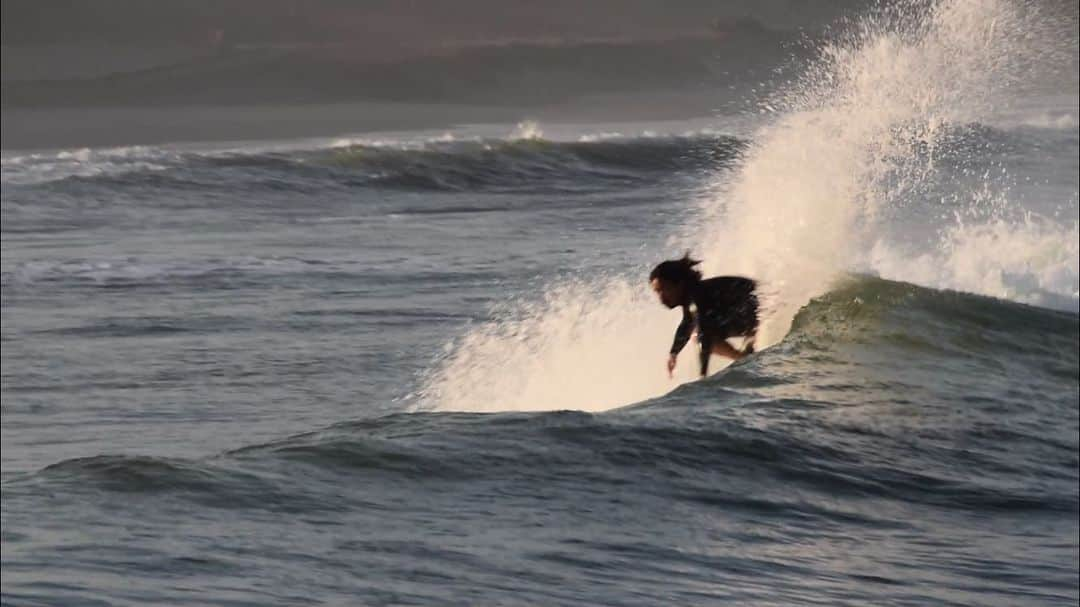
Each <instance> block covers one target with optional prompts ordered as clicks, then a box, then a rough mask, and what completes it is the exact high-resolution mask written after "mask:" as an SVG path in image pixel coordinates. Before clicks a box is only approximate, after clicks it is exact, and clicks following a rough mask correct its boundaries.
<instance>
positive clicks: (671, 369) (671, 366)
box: [667, 354, 678, 377]
mask: <svg viewBox="0 0 1080 607" xmlns="http://www.w3.org/2000/svg"><path fill="white" fill-rule="evenodd" d="M676 360H678V356H677V355H675V354H669V355H668V357H667V375H668V377H671V376H672V374H673V373H675V361H676Z"/></svg>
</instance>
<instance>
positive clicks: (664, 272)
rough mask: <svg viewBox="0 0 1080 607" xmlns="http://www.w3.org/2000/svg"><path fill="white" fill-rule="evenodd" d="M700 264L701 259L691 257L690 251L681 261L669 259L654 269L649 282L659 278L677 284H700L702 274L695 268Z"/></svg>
mask: <svg viewBox="0 0 1080 607" xmlns="http://www.w3.org/2000/svg"><path fill="white" fill-rule="evenodd" d="M700 263H701V260H700V259H694V258H692V257H690V251H687V252H686V254H685V255H683V256H682V258H681V259H669V260H668V261H664V262H661V263H660V264H659V265H657V266H656V267H655V268H653V271H652V272H650V273H649V282H652V281H653V280H655V279H657V278H659V279H660V280H662V281H664V282H670V283H676V284H685V283H695V282H698V281H699V280H701V272H699V271H698V270H697V269H696V267H695V266H697V265H698V264H700Z"/></svg>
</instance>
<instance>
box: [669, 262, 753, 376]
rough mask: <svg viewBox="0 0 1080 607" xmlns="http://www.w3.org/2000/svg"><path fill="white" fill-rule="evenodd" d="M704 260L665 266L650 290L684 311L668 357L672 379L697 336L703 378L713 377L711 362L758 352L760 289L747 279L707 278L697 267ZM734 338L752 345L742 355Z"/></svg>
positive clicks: (671, 306)
mask: <svg viewBox="0 0 1080 607" xmlns="http://www.w3.org/2000/svg"><path fill="white" fill-rule="evenodd" d="M700 263H701V260H698V259H691V258H690V254H689V253H687V254H686V255H683V257H682V259H672V260H669V261H665V262H663V263H661V264H659V265H658V266H656V267H655V268H653V271H652V273H650V274H649V284H650V285H651V286H652V288H653V291H656V294H657V295H658V296H659V297H660V303H662V304H664V305H665V306H667V307H668V308H671V309H675V308H677V307H681V308H682V309H683V317H682V322H681V323H679V327H678V328H677V329H675V341H674V342H673V343H672V344H671V353H670V355H669V356H668V361H667V369H668V375H671V374H672V372H673V371H674V370H675V361H676V359H677V358H678V356H679V352H681V351H682V349H683V346H685V345H686V342H688V341H689V340H690V335H691V333H693V332H694V330H695V329H696V330H697V338H698V343H699V344H700V345H701V354H700V361H701V376H702V377H705V375H706V374H707V373H708V371H709V356H710V355H712V354H718V355H720V356H724V357H727V358H730V359H732V360H737V359H739V358H742V357H743V356H746V355H747V354H750V353H752V352H753V351H754V337H755V336H756V334H757V328H758V298H757V294H756V293H755V289H756V288H757V283H755V282H754V281H753V280H751V279H749V278H744V277H742V276H717V277H714V278H702V277H701V272H699V271H698V270H697V269H696V267H695V266H697V265H698V264H700ZM731 337H743V338H745V339H746V341H745V342H744V344H745V345H744V346H743V349H742V350H737V349H735V348H734V347H733V346H732V345H731V344H729V343H728V342H727V340H728V338H731Z"/></svg>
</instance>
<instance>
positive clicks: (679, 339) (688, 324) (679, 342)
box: [667, 307, 694, 376]
mask: <svg viewBox="0 0 1080 607" xmlns="http://www.w3.org/2000/svg"><path fill="white" fill-rule="evenodd" d="M693 331H694V315H693V314H691V313H690V310H689V309H687V308H685V307H684V308H683V317H682V322H680V323H679V326H678V327H677V328H676V329H675V340H674V341H673V342H671V350H670V351H669V352H668V361H667V372H668V375H669V376H670V375H671V374H672V373H674V372H675V361H676V359H677V358H678V356H679V352H682V349H683V347H685V346H686V342H688V341H690V334H691V333H693Z"/></svg>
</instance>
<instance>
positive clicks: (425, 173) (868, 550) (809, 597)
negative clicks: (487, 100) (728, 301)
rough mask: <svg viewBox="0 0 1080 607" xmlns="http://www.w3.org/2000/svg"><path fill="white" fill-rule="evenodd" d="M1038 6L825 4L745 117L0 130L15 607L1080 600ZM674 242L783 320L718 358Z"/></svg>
mask: <svg viewBox="0 0 1080 607" xmlns="http://www.w3.org/2000/svg"><path fill="white" fill-rule="evenodd" d="M1038 8H1039V6H1038V5H1030V4H1021V3H1014V2H1005V1H998V0H989V1H974V0H972V1H967V0H954V1H945V2H939V3H934V4H927V3H919V4H917V5H915V4H902V5H898V7H897V8H895V9H892V10H887V11H883V12H878V13H875V14H872V15H871V16H869V17H867V18H865V19H856V20H852V21H851V22H850V23H845V24H839V25H838V26H837V28H836V30H835V32H834V36H833V37H832V38H831V39H830V40H828V41H826V42H825V43H823V44H822V45H821V46H820V48H818V49H817V57H818V59H817V60H816V62H815V63H813V64H811V65H809V66H806V68H805V69H804V70H803V71H802V72H800V73H801V75H800V76H799V77H797V78H795V79H793V80H792V81H791V82H788V83H784V84H783V85H782V86H780V87H779V88H778V89H777V92H776V93H774V94H772V95H771V96H770V98H769V99H767V100H766V101H765V102H763V103H762V104H761V112H760V113H758V114H755V115H740V116H724V115H719V116H713V117H708V118H702V119H695V120H686V121H677V122H657V123H647V124H646V123H635V124H537V123H535V122H528V121H525V122H522V123H521V124H518V125H513V124H486V125H484V124H480V125H461V126H458V127H454V128H450V129H440V130H437V131H406V132H394V133H375V134H366V135H353V136H345V135H343V136H342V137H340V138H336V139H323V140H316V139H312V140H294V141H276V142H235V143H220V144H198V143H184V144H181V143H175V144H166V145H157V146H144V147H128V148H114V149H69V150H31V151H23V150H5V151H4V154H3V173H2V182H3V194H2V206H0V219H2V236H3V240H2V252H3V255H2V262H0V271H2V273H0V284H2V295H0V299H2V313H3V323H2V331H0V340H2V341H0V345H2V354H3V355H2V383H0V387H2V414H3V424H2V460H0V463H2V483H3V485H2V489H3V499H2V506H3V511H2V527H3V529H2V534H3V537H2V542H3V554H2V574H3V587H2V600H3V604H4V605H147V604H170V605H172V604H199V605H203V604H206V605H297V604H330V605H389V604H394V605H397V604H409V605H414V604H433V605H444V604H461V605H581V604H588V605H658V604H694V605H700V604H722V603H736V604H760V605H808V604H823V605H844V604H847V605H870V604H873V605H922V604H949V605H1063V604H1065V605H1067V604H1076V602H1077V601H1078V600H1080V582H1078V576H1080V522H1078V513H1080V489H1078V485H1080V388H1078V381H1080V316H1078V314H1080V242H1078V241H1080V227H1078V226H1080V217H1078V208H1080V205H1078V192H1080V183H1078V168H1080V161H1078V151H1080V130H1078V127H1077V116H1078V111H1077V94H1076V84H1075V78H1076V68H1075V66H1076V62H1077V57H1076V48H1077V47H1076V39H1077V32H1076V25H1075V21H1073V22H1071V23H1070V22H1068V21H1064V22H1063V21H1061V20H1060V19H1056V18H1052V16H1051V15H1048V14H1045V13H1043V12H1040V10H1038ZM686 249H691V250H693V251H694V252H695V254H697V255H700V256H703V257H704V258H705V260H706V270H707V273H721V272H722V273H744V274H747V275H750V276H753V277H755V278H757V279H759V280H760V281H761V283H762V285H763V287H762V288H763V295H764V299H765V301H766V308H767V311H766V314H765V317H764V324H763V327H762V341H763V342H764V343H763V344H762V345H765V346H767V347H766V348H764V349H763V350H761V351H760V352H759V353H758V354H756V355H754V356H752V357H749V358H747V359H745V360H743V361H740V362H738V363H736V364H733V365H730V366H726V367H725V366H724V365H723V364H721V361H719V360H717V361H715V362H714V365H713V367H714V368H716V369H717V371H716V372H715V373H714V374H713V375H712V376H710V377H709V378H706V379H705V380H702V381H694V379H695V378H694V374H693V366H694V365H693V364H692V362H693V361H692V359H693V358H694V357H693V356H690V355H688V354H684V356H683V359H684V360H682V361H681V364H680V366H679V368H678V369H677V373H676V378H675V379H669V378H668V377H667V374H666V372H665V369H664V361H665V359H666V351H667V347H668V344H669V343H670V338H671V334H672V332H673V330H674V327H675V325H676V324H677V323H678V317H677V314H675V313H673V312H670V311H668V310H666V309H664V308H662V307H661V306H660V305H659V304H658V303H656V302H655V300H654V298H653V296H652V295H651V293H650V292H649V290H648V285H647V283H646V281H645V277H646V276H647V273H648V270H649V269H650V268H651V266H652V265H653V264H655V263H656V262H657V261H659V260H661V259H664V258H669V257H672V256H675V255H678V254H681V253H682V252H683V251H684V250H686ZM688 361H689V362H688Z"/></svg>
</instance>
